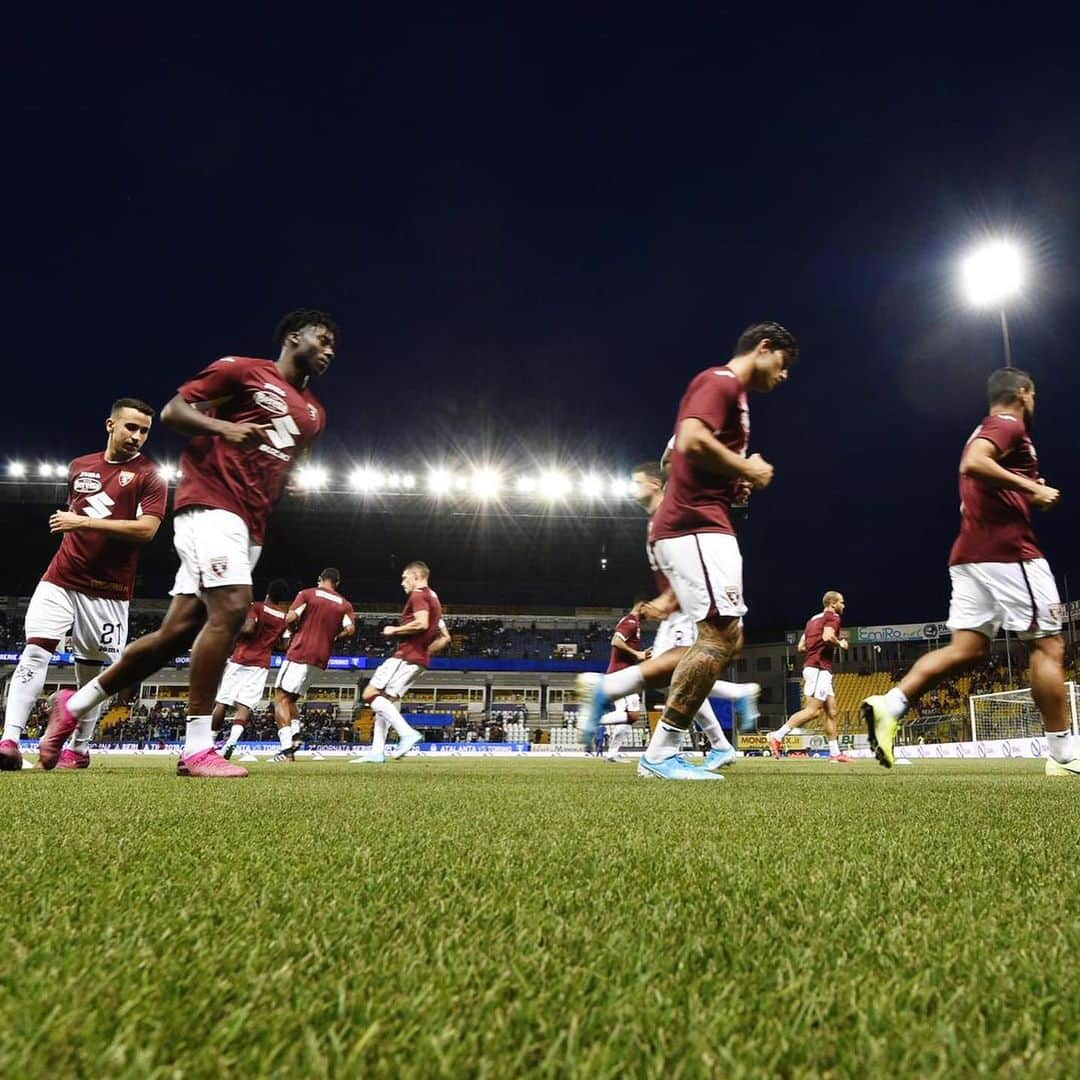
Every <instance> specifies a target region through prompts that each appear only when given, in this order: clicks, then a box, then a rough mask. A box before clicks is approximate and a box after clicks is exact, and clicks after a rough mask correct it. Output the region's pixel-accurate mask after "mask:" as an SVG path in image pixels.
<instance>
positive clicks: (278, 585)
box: [266, 577, 290, 604]
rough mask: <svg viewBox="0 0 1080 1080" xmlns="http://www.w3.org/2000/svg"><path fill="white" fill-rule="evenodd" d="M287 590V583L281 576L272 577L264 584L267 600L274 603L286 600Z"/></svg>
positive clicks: (287, 597) (288, 590)
mask: <svg viewBox="0 0 1080 1080" xmlns="http://www.w3.org/2000/svg"><path fill="white" fill-rule="evenodd" d="M289 592H290V589H289V583H288V582H287V581H286V580H285V579H284V578H281V577H276V578H274V580H273V581H271V582H270V584H269V585H267V586H266V598H267V599H268V600H273V601H274V603H275V604H281V603H284V601H286V600H288V599H289Z"/></svg>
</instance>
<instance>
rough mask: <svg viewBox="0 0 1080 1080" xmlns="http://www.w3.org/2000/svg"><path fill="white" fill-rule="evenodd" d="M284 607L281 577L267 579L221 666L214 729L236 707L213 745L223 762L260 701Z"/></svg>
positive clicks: (284, 587)
mask: <svg viewBox="0 0 1080 1080" xmlns="http://www.w3.org/2000/svg"><path fill="white" fill-rule="evenodd" d="M288 610H289V584H288V582H287V581H285V580H284V579H283V578H275V579H274V580H273V581H271V582H270V584H269V586H267V589H266V599H265V600H256V601H255V602H254V603H253V604H252V605H251V607H250V608H248V613H247V618H246V619H245V620H244V625H243V626H242V627H241V628H240V634H239V636H238V637H237V639H236V647H235V648H234V649H233V652H232V656H230V657H229V662H228V663H227V664H226V665H225V674H224V675H222V676H221V685H220V686H219V687H218V691H217V701H216V702H215V703H214V714H213V724H212V727H213V729H214V731H220V730H221V728H222V726H223V725H224V723H225V713H226V711H227V710H228V709H231V708H234V707H235V709H236V711H235V712H234V713H233V718H232V725H231V727H230V730H229V735H228V737H227V738H226V739H224V740H223V741H222V743H221V745H220V746H217V747H216V749H217V751H218V753H219V754H221V756H222V757H223V758H225V760H226V761H227V760H228V759H229V758H231V757H232V755H233V750H234V749H235V748H236V744H237V743H238V742H239V741H240V736H241V735H243V734H244V728H245V727H246V726H247V724H248V721H249V720H250V719H251V714H252V712H253V711H254V709H255V708H256V706H258V704H259V702H260V701H262V695H263V690H264V689H265V687H266V676H267V675H268V674H269V673H270V661H271V659H272V657H273V651H274V645H275V644H276V643H277V641H278V639H279V638H280V637H281V635H282V634H283V633H284V632H285V613H286V612H287V611H288Z"/></svg>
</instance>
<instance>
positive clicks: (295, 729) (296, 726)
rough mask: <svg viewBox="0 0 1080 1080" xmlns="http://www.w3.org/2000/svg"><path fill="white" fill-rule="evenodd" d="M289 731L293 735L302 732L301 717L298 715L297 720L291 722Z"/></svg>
mask: <svg viewBox="0 0 1080 1080" xmlns="http://www.w3.org/2000/svg"><path fill="white" fill-rule="evenodd" d="M289 731H291V732H292V734H293V735H299V734H300V717H297V718H296V719H295V720H294V721H293V722H292V723H291V724H290V725H289Z"/></svg>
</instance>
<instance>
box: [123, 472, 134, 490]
mask: <svg viewBox="0 0 1080 1080" xmlns="http://www.w3.org/2000/svg"><path fill="white" fill-rule="evenodd" d="M134 479H135V474H134V473H133V472H129V471H128V470H127V469H124V470H122V471H121V473H120V486H121V487H127V486H128V484H130V483H131V481H132V480H134Z"/></svg>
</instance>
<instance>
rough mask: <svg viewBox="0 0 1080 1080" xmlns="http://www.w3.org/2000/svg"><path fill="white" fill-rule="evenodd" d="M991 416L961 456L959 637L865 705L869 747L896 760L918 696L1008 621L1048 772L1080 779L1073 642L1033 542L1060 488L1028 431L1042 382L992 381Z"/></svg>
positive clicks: (952, 567)
mask: <svg viewBox="0 0 1080 1080" xmlns="http://www.w3.org/2000/svg"><path fill="white" fill-rule="evenodd" d="M987 396H988V398H989V401H990V413H989V415H988V416H986V417H985V418H984V419H983V420H982V421H981V422H980V423H979V426H978V427H977V428H976V429H975V430H974V432H973V433H972V435H971V437H970V438H969V439H968V441H967V443H966V444H965V445H964V451H963V454H962V455H961V458H960V535H959V536H958V537H957V538H956V542H955V543H954V544H953V548H952V553H951V554H950V556H949V578H950V580H951V583H952V598H951V600H950V603H949V618H948V622H947V625H948V627H949V629H950V630H951V631H952V641H951V642H950V644H948V645H946V646H945V647H944V648H941V649H935V650H934V651H933V652H929V653H927V654H926V655H925V656H922V657H920V658H919V660H918V661H917V662H916V663H915V665H914V667H912V669H911V670H910V671H909V672H908V673H907V674H906V675H905V676H904V677H903V678H902V679H901V680H900V682H899V683H898V684H897V685H896V686H894V687H893V688H892V689H891V690H890V691H889V692H888V693H887V694H877V695H874V696H873V697H868V698H867V699H866V700H865V701H864V702H863V703H862V713H863V719H864V720H865V722H866V729H867V733H868V734H869V736H870V746H871V748H872V749H873V751H874V754H875V756H876V757H877V759H878V761H879V762H880V763H881V764H882V765H884V766H885V767H886V768H889V767H891V766H892V765H893V764H894V763H895V761H896V755H895V750H894V743H895V741H896V732H897V729H898V727H899V721H900V719H901V718H902V717H903V715H904V714H905V713H906V712H907V710H908V708H909V707H910V706H911V705H912V704H913V703H914V702H915V701H917V700H918V698H919V697H920V695H922V694H924V693H925V692H926V691H927V690H931V689H933V688H934V687H935V686H937V684H938V683H939V682H941V681H942V680H943V679H945V678H946V677H947V676H949V675H952V674H954V673H956V672H959V671H962V670H964V669H965V668H969V667H971V666H972V665H974V664H977V663H980V662H983V663H985V661H986V659H987V658H988V657H989V655H990V643H991V642H992V641H993V640H994V638H995V637H996V636H997V632H998V630H999V629H1000V628H1001V627H1002V626H1003V625H1004V627H1005V629H1006V630H1012V631H1013V632H1015V633H1016V634H1017V635H1018V636H1019V637H1020V639H1021V640H1022V641H1024V642H1025V643H1026V644H1027V646H1028V649H1029V651H1030V655H1031V696H1032V698H1033V699H1034V701H1035V704H1036V705H1037V706H1038V708H1039V712H1040V713H1042V717H1043V723H1044V725H1045V728H1046V742H1047V748H1048V750H1049V752H1050V756H1049V757H1048V758H1047V761H1046V775H1047V776H1080V760H1078V759H1077V750H1076V740H1075V739H1074V738H1073V736H1072V734H1071V732H1070V730H1069V708H1068V697H1067V691H1066V687H1065V669H1064V658H1065V641H1064V639H1063V638H1062V636H1061V621H1060V618H1059V606H1058V605H1059V600H1058V591H1057V585H1056V583H1055V581H1054V575H1053V574H1052V573H1051V571H1050V567H1049V565H1048V564H1047V561H1046V559H1045V558H1044V557H1043V554H1042V551H1041V550H1040V549H1039V545H1038V542H1037V541H1036V539H1035V530H1034V527H1033V525H1032V521H1031V511H1032V508H1034V509H1036V510H1049V509H1051V508H1052V507H1054V506H1056V505H1057V502H1058V499H1059V498H1060V497H1061V492H1060V491H1059V490H1058V489H1057V488H1055V487H1051V486H1050V485H1049V484H1048V483H1047V482H1046V480H1045V479H1044V478H1043V477H1042V476H1041V475H1040V473H1039V460H1038V456H1037V455H1036V453H1035V447H1034V445H1033V443H1032V441H1031V435H1030V434H1029V428H1030V426H1031V420H1032V417H1033V416H1034V415H1035V380H1034V379H1033V378H1032V377H1031V376H1030V375H1029V374H1028V373H1027V372H1025V371H1020V370H1019V369H1018V368H1002V369H1000V370H999V371H995V372H994V373H993V374H992V375H991V376H990V379H989V381H988V382H987Z"/></svg>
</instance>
